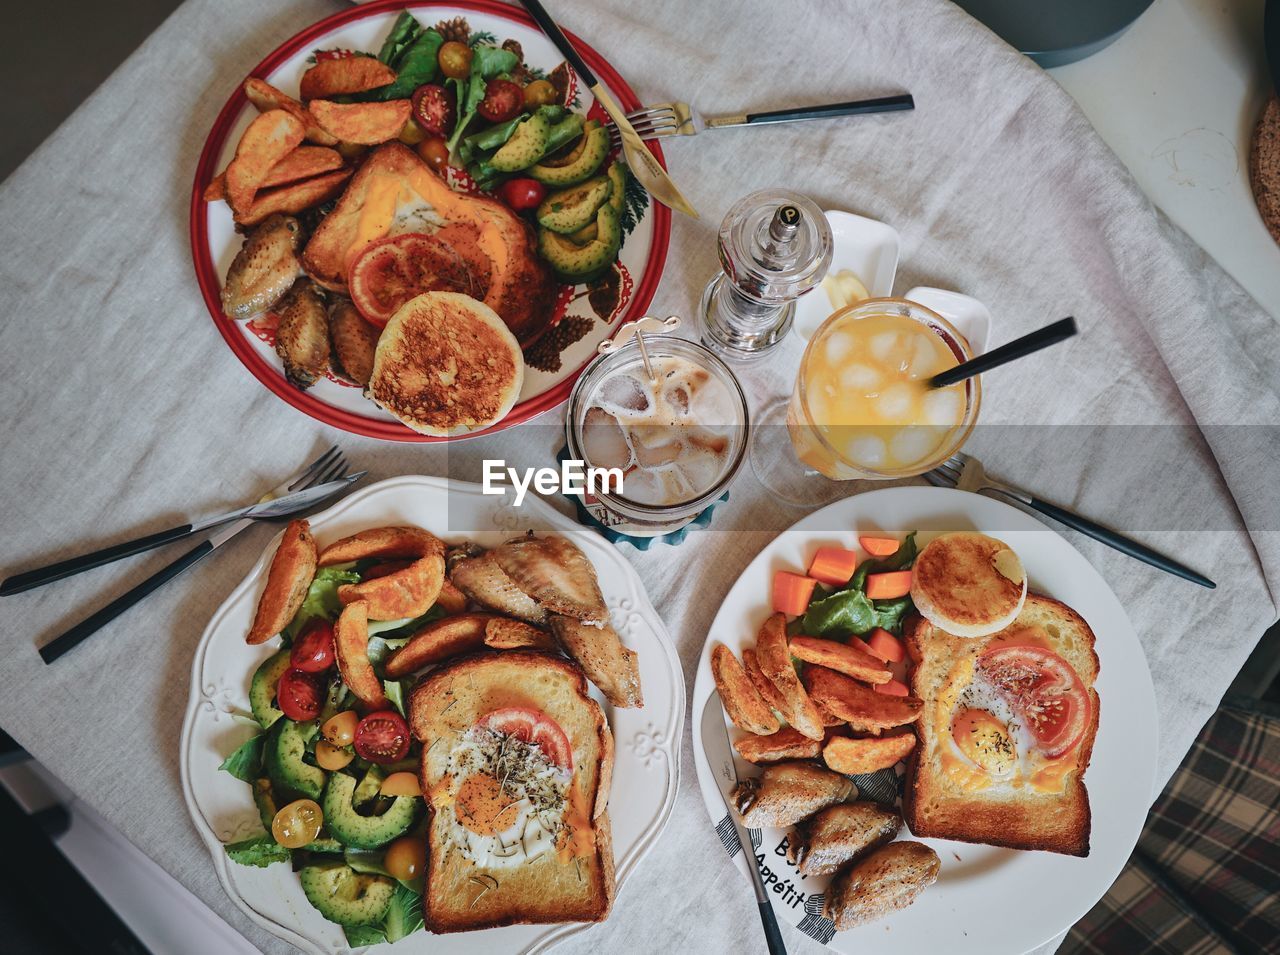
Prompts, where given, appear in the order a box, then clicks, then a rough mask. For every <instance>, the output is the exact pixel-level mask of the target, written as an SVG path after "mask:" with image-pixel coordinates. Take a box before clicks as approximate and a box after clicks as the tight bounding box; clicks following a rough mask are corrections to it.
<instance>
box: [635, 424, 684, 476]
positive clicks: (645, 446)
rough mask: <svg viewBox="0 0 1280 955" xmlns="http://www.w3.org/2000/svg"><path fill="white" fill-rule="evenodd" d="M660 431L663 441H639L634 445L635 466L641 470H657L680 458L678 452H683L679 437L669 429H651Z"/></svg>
mask: <svg viewBox="0 0 1280 955" xmlns="http://www.w3.org/2000/svg"><path fill="white" fill-rule="evenodd" d="M645 430H650V429H645ZM652 430H655V431H657V430H660V431H661V432H662V433H663V437H664V438H665V440H663V441H654V442H649V441H640V442H637V444H636V464H638V465H640V467H642V468H658V467H662V466H663V465H664V464H670V463H671V462H672V461H674V460H675V459H676V458H678V457H680V452H681V451H683V450H684V444H683V443H682V442H681V441H680V437H679V435H678V434H676V433H675V432H674V431H673V430H672V429H670V428H661V429H657V428H655V429H652Z"/></svg>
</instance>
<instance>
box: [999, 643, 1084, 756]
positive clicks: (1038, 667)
mask: <svg viewBox="0 0 1280 955" xmlns="http://www.w3.org/2000/svg"><path fill="white" fill-rule="evenodd" d="M978 672H979V673H981V674H982V676H984V677H985V678H986V679H987V680H988V681H989V682H990V683H991V684H992V685H993V686H994V687H995V688H996V689H997V690H998V691H999V692H1000V693H1001V694H1002V695H1003V696H1004V697H1005V699H1006V700H1008V702H1009V705H1010V706H1011V707H1012V708H1013V711H1014V713H1015V714H1017V716H1018V717H1019V718H1020V719H1021V720H1022V721H1023V723H1024V724H1025V725H1026V727H1027V728H1028V729H1029V730H1030V731H1031V733H1032V735H1033V736H1034V737H1035V740H1036V745H1037V746H1038V747H1039V748H1040V749H1041V750H1042V751H1043V752H1044V754H1045V755H1046V756H1048V757H1050V758H1053V757H1055V756H1061V755H1062V754H1063V753H1065V752H1067V751H1068V750H1070V749H1071V748H1072V747H1074V746H1075V745H1076V744H1077V743H1079V742H1080V739H1081V738H1082V737H1083V736H1084V733H1085V730H1086V729H1087V728H1088V726H1089V721H1090V719H1092V717H1093V705H1092V703H1091V702H1090V698H1089V691H1088V690H1086V689H1085V686H1084V683H1083V682H1082V681H1081V680H1080V676H1079V674H1077V673H1076V671H1075V670H1074V669H1072V666H1071V664H1070V663H1068V662H1067V661H1066V660H1064V659H1063V658H1062V657H1060V656H1058V655H1057V654H1056V653H1054V652H1053V651H1052V650H1046V649H1045V648H1044V647H1033V646H1001V647H996V648H994V649H991V650H987V651H986V652H984V653H983V654H982V655H981V656H980V657H978Z"/></svg>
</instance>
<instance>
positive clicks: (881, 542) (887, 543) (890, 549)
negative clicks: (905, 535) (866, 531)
mask: <svg viewBox="0 0 1280 955" xmlns="http://www.w3.org/2000/svg"><path fill="white" fill-rule="evenodd" d="M858 543H859V544H861V545H862V549H863V550H865V551H866V552H867V553H868V554H870V555H871V556H872V557H892V556H893V555H894V554H896V553H897V552H898V548H899V547H901V546H902V545H901V544H900V543H898V541H897V540H896V539H895V538H892V537H859V538H858Z"/></svg>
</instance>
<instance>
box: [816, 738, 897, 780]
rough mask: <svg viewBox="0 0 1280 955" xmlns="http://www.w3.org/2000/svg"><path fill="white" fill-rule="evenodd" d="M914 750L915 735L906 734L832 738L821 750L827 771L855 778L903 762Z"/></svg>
mask: <svg viewBox="0 0 1280 955" xmlns="http://www.w3.org/2000/svg"><path fill="white" fill-rule="evenodd" d="M915 748H916V734H915V733H910V732H908V733H895V734H893V735H892V736H881V737H878V738H868V739H853V738H852V737H849V736H834V737H832V738H831V739H830V740H828V741H827V745H826V746H824V747H822V759H823V761H824V762H825V763H826V764H827V768H828V769H834V770H835V771H836V772H837V773H845V774H847V775H850V776H856V775H858V774H859V773H874V772H875V771H876V770H877V769H888V768H889V767H890V766H893V765H895V764H897V763H898V762H900V761H902V760H904V759H906V758H907V754H908V753H910V752H911V751H912V750H913V749H915Z"/></svg>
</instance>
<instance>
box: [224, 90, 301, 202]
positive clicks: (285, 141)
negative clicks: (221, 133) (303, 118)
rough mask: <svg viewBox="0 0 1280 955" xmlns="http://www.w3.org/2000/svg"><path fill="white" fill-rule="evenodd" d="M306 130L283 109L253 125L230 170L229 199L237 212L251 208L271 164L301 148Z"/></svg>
mask: <svg viewBox="0 0 1280 955" xmlns="http://www.w3.org/2000/svg"><path fill="white" fill-rule="evenodd" d="M306 132H307V128H306V126H304V125H303V124H302V123H301V122H299V120H298V119H297V118H296V117H295V116H293V115H292V114H291V113H289V112H287V111H285V110H283V109H273V110H269V111H268V112H265V113H263V114H261V115H260V116H258V117H256V118H255V119H254V120H253V122H251V123H250V124H249V128H248V129H246V130H245V131H244V135H243V136H241V137H240V142H239V143H238V144H237V145H236V155H235V158H234V159H232V160H231V163H230V164H229V165H228V166H227V171H226V179H227V202H228V203H229V204H230V205H231V209H232V211H233V212H235V213H236V214H238V215H244V214H245V213H247V212H248V211H249V209H250V207H251V206H252V205H253V199H254V197H255V196H256V195H257V194H258V190H259V189H260V188H262V183H263V181H264V180H265V179H266V178H267V173H269V172H270V171H271V167H272V166H274V165H275V164H276V163H278V162H279V161H280V160H281V159H283V158H284V157H285V156H287V155H289V153H291V152H293V151H294V150H295V149H297V148H298V144H299V143H301V142H302V139H303V137H304V136H305V135H306Z"/></svg>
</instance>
